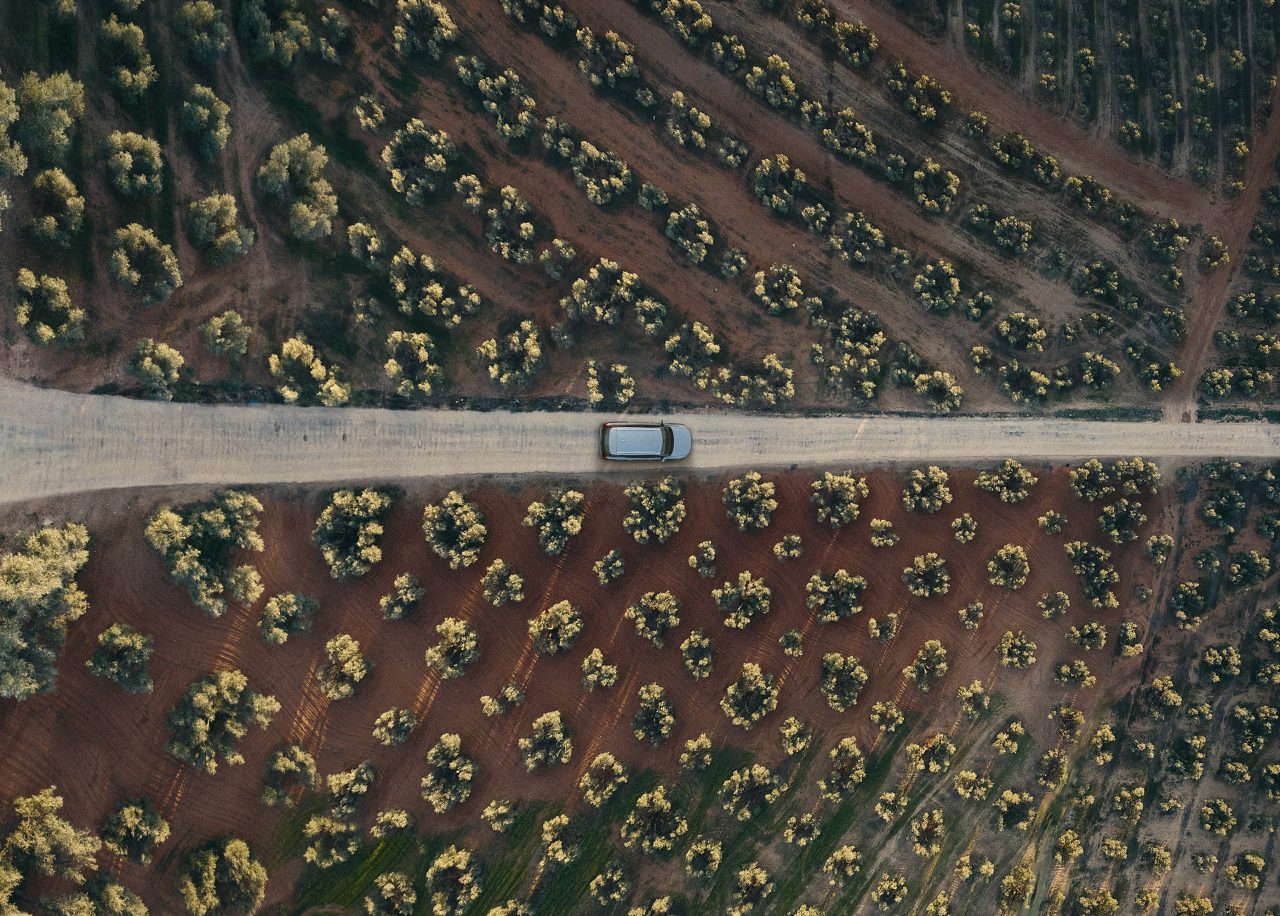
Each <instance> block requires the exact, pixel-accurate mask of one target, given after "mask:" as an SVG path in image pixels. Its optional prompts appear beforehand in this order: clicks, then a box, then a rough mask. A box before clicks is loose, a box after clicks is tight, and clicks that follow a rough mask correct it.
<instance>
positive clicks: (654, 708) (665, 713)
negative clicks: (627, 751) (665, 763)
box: [631, 684, 676, 746]
mask: <svg viewBox="0 0 1280 916" xmlns="http://www.w3.org/2000/svg"><path fill="white" fill-rule="evenodd" d="M639 699H640V705H639V708H638V709H637V710H636V714H635V716H634V717H632V720H631V728H632V731H633V732H634V733H635V736H636V739H637V740H639V741H648V742H649V743H650V744H653V745H655V746H656V745H658V744H661V743H662V742H663V741H665V740H666V739H667V738H670V737H671V731H672V729H674V728H675V725H676V716H675V706H674V705H673V704H672V702H671V700H670V699H669V698H668V697H667V692H666V690H664V689H663V688H662V686H661V685H660V684H646V685H645V686H643V687H641V688H640V693H639Z"/></svg>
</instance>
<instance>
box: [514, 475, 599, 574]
mask: <svg viewBox="0 0 1280 916" xmlns="http://www.w3.org/2000/svg"><path fill="white" fill-rule="evenodd" d="M585 502H586V497H585V496H583V495H582V493H580V492H578V491H577V490H571V489H569V488H568V487H557V488H556V489H554V490H552V491H551V493H550V495H549V497H548V498H547V501H546V502H542V501H535V502H532V503H530V504H529V508H528V511H527V512H526V514H525V517H524V525H525V527H526V528H537V529H538V543H539V544H541V545H542V549H543V550H545V551H546V552H547V554H548V555H550V556H553V557H554V556H559V555H560V554H561V553H562V552H563V551H564V549H565V547H566V546H567V545H568V543H569V539H570V538H572V537H574V536H575V535H577V534H578V533H579V532H580V531H581V530H582V522H583V520H584V519H585V518H586V513H585V511H584V510H583V505H584V504H585Z"/></svg>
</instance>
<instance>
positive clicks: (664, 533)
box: [622, 477, 685, 544]
mask: <svg viewBox="0 0 1280 916" xmlns="http://www.w3.org/2000/svg"><path fill="white" fill-rule="evenodd" d="M683 492H684V488H683V487H682V486H681V485H680V483H679V482H678V481H677V480H676V479H675V478H673V477H664V478H662V479H660V480H656V481H652V482H650V481H637V482H636V483H633V484H631V485H629V486H628V487H627V488H626V490H625V493H626V496H627V501H628V503H629V511H628V512H627V514H626V516H625V517H624V518H623V520H622V527H623V528H624V529H625V530H626V532H627V533H628V534H630V535H631V536H632V537H634V538H635V539H636V542H637V543H639V544H647V543H649V542H650V541H657V542H658V543H659V544H665V543H666V542H667V540H668V539H669V538H670V537H672V536H673V535H675V534H676V533H677V532H678V531H679V530H680V525H681V524H682V523H683V522H684V518H685V504H684V500H683V499H682V498H681V497H682V495H683Z"/></svg>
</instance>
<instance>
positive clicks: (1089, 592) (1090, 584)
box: [1065, 541, 1120, 608]
mask: <svg viewBox="0 0 1280 916" xmlns="http://www.w3.org/2000/svg"><path fill="white" fill-rule="evenodd" d="M1065 549H1066V551H1067V557H1068V558H1070V560H1071V567H1072V569H1074V570H1075V573H1076V575H1077V576H1079V577H1080V587H1081V589H1082V590H1083V591H1084V594H1085V597H1086V598H1088V599H1089V602H1090V603H1091V604H1092V605H1093V606H1094V607H1099V608H1101V607H1117V606H1118V601H1117V600H1116V596H1115V594H1114V593H1112V591H1111V586H1113V585H1115V584H1116V583H1118V582H1119V581H1120V574H1119V573H1118V572H1116V569H1115V567H1114V566H1112V564H1111V551H1109V550H1107V549H1106V548H1104V547H1098V546H1097V545H1096V544H1090V543H1088V542H1086V541H1072V542H1071V543H1069V544H1067V545H1065Z"/></svg>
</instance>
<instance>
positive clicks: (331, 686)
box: [316, 633, 372, 700]
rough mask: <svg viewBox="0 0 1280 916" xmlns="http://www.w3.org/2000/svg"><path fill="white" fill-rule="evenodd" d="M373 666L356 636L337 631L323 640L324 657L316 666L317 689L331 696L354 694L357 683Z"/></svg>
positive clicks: (337, 697)
mask: <svg viewBox="0 0 1280 916" xmlns="http://www.w3.org/2000/svg"><path fill="white" fill-rule="evenodd" d="M371 667H372V666H371V665H370V664H369V661H368V659H366V658H365V657H364V654H363V653H362V652H361V651H360V643H359V642H358V641H356V639H355V638H353V637H352V636H350V635H348V634H346V633H339V634H338V635H337V636H334V637H333V638H332V639H330V640H329V641H328V642H326V643H325V644H324V660H323V661H322V662H321V664H320V667H319V668H317V669H316V680H317V681H318V682H319V684H320V691H321V693H323V694H324V695H325V696H326V697H328V698H329V699H330V700H342V699H346V698H347V697H350V696H354V695H355V692H356V687H357V685H359V683H360V682H361V681H363V680H364V679H365V677H367V676H368V674H369V670H370V668H371Z"/></svg>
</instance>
